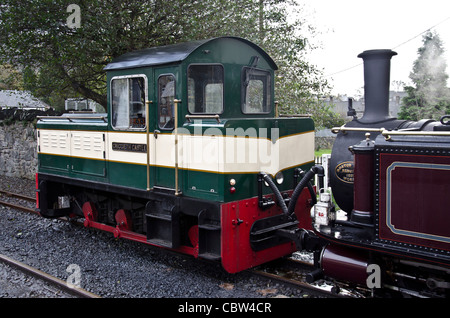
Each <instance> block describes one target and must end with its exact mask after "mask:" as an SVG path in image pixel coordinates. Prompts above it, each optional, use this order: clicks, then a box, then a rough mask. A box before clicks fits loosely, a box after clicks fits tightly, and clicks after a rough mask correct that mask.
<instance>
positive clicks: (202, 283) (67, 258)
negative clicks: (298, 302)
mask: <svg viewBox="0 0 450 318" xmlns="http://www.w3.org/2000/svg"><path fill="white" fill-rule="evenodd" d="M0 188H3V189H5V188H6V189H9V190H11V191H15V192H19V193H23V194H27V195H31V196H34V181H32V180H23V179H15V178H8V177H4V176H0ZM0 254H3V255H6V256H9V257H11V258H14V259H17V260H19V261H21V262H23V263H26V264H28V265H30V266H33V267H36V268H39V269H40V270H42V271H44V272H47V273H49V274H50V275H53V276H56V277H58V278H60V279H62V280H67V279H68V278H70V277H69V276H70V275H72V274H73V273H74V272H73V271H68V268H69V266H70V265H71V264H76V265H77V266H79V269H80V278H81V280H80V285H81V287H82V288H84V289H86V290H88V291H90V292H92V293H95V294H97V295H100V296H101V297H106V298H240V299H245V298H274V297H299V298H305V297H312V295H311V294H310V293H309V292H303V291H300V290H298V289H297V288H293V287H287V286H284V285H280V284H276V283H273V282H270V281H269V280H265V279H263V278H257V277H254V276H252V275H250V274H248V273H238V274H233V275H231V274H228V273H226V272H225V271H224V270H223V269H222V268H221V266H220V265H219V264H217V263H209V262H205V261H200V260H198V259H195V258H193V257H186V256H183V255H179V254H176V253H172V252H170V251H167V250H162V249H159V248H155V247H152V246H148V245H145V244H142V243H137V242H132V241H128V240H117V239H115V238H114V237H113V235H112V234H111V233H105V232H101V231H98V230H94V229H87V228H84V227H80V226H77V225H74V224H70V223H68V222H64V221H61V220H49V219H44V218H41V217H39V216H37V215H33V214H28V213H23V212H17V211H15V210H12V209H10V208H6V207H3V206H0ZM0 272H4V271H3V269H2V268H1V267H0ZM72 277H73V276H72ZM8 279H9V278H8V275H6V274H3V275H1V274H0V297H33V295H30V294H29V295H27V294H22V295H17V294H14V293H9V292H8V290H7V288H8V286H12V285H13V284H8V283H7V282H5V281H7V280H8ZM37 297H41V296H37ZM43 297H46V296H43Z"/></svg>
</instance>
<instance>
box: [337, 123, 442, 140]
mask: <svg viewBox="0 0 450 318" xmlns="http://www.w3.org/2000/svg"><path fill="white" fill-rule="evenodd" d="M347 131H361V132H379V133H381V134H382V135H383V136H384V138H385V139H386V140H391V136H450V131H423V130H416V131H412V130H387V129H385V128H364V127H345V126H341V127H333V128H331V132H332V133H333V134H337V133H339V132H342V133H344V134H345V133H346V132H347Z"/></svg>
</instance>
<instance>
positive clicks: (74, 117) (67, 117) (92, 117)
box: [36, 116, 107, 123]
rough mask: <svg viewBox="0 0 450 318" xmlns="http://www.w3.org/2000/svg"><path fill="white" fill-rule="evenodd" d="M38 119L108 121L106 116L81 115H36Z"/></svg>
mask: <svg viewBox="0 0 450 318" xmlns="http://www.w3.org/2000/svg"><path fill="white" fill-rule="evenodd" d="M36 118H37V119H40V120H45V119H60V120H63V119H64V120H68V121H70V122H73V119H101V120H103V121H104V122H105V123H106V122H107V117H106V116H86V117H79V116H36Z"/></svg>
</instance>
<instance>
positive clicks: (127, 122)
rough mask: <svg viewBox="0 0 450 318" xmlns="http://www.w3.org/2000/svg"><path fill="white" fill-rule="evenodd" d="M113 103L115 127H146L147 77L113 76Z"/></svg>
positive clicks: (113, 122)
mask: <svg viewBox="0 0 450 318" xmlns="http://www.w3.org/2000/svg"><path fill="white" fill-rule="evenodd" d="M111 105H112V125H113V127H114V128H115V129H130V128H131V129H143V128H145V127H146V126H145V78H144V77H140V76H139V77H129V78H126V77H125V78H113V79H112V81H111Z"/></svg>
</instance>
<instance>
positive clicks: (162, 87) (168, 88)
mask: <svg viewBox="0 0 450 318" xmlns="http://www.w3.org/2000/svg"><path fill="white" fill-rule="evenodd" d="M174 100H175V77H174V76H173V75H171V74H170V75H161V76H160V77H159V78H158V125H159V128H161V129H173V127H174V102H173V101H174Z"/></svg>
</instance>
